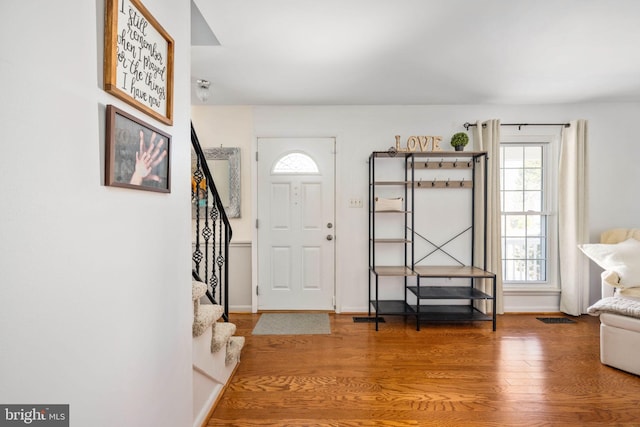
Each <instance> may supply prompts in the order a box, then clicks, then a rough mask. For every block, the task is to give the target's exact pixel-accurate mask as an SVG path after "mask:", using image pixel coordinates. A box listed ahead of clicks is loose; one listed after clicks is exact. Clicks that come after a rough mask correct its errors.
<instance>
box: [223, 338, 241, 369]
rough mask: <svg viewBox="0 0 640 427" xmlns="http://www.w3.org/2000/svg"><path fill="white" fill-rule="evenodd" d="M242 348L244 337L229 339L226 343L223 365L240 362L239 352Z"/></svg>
mask: <svg viewBox="0 0 640 427" xmlns="http://www.w3.org/2000/svg"><path fill="white" fill-rule="evenodd" d="M242 347H244V337H231V338H229V342H228V343H227V355H226V357H225V359H224V363H225V365H227V366H229V365H231V364H233V363H236V362H240V352H241V351H242Z"/></svg>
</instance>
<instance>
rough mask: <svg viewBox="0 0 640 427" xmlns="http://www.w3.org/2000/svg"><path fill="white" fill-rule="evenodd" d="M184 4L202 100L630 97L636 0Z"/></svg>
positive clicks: (638, 48)
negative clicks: (205, 90)
mask: <svg viewBox="0 0 640 427" xmlns="http://www.w3.org/2000/svg"><path fill="white" fill-rule="evenodd" d="M193 1H194V2H195V4H196V5H197V9H199V11H200V13H201V14H202V16H203V17H204V19H202V20H198V19H192V26H193V32H194V33H198V32H204V33H207V32H209V33H211V31H212V32H213V34H211V36H212V37H213V39H211V37H209V38H206V37H205V38H204V39H202V40H205V41H203V42H199V41H197V39H196V37H195V36H192V38H193V41H192V44H193V46H192V48H191V49H192V51H191V61H192V64H191V77H192V83H193V84H192V86H193V87H195V81H196V80H197V79H206V80H209V81H210V82H211V94H210V98H209V100H208V104H213V105H429V104H549V103H582V102H611V101H640V22H639V21H640V1H638V0H615V1H612V0H561V1H550V0H547V1H541V0H517V1H515V0H269V1H265V0H193ZM207 24H208V26H209V28H206V27H207ZM207 40H208V41H207ZM218 41H219V44H218ZM192 99H193V102H192V103H193V104H194V105H197V104H200V103H201V102H200V101H199V100H198V99H197V97H195V96H192Z"/></svg>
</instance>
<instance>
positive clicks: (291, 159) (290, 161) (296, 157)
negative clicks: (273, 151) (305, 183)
mask: <svg viewBox="0 0 640 427" xmlns="http://www.w3.org/2000/svg"><path fill="white" fill-rule="evenodd" d="M271 172H272V173H274V174H317V173H320V169H318V164H317V163H316V162H315V161H314V160H313V159H312V158H311V157H309V156H307V155H306V154H303V153H289V154H286V155H285V156H283V157H281V158H280V159H279V160H278V161H277V162H276V164H275V166H274V167H273V170H272V171H271Z"/></svg>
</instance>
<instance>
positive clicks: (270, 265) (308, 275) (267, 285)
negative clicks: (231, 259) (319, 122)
mask: <svg viewBox="0 0 640 427" xmlns="http://www.w3.org/2000/svg"><path fill="white" fill-rule="evenodd" d="M334 152H335V139H334V138H258V187H257V189H258V210H257V212H258V309H260V310H333V309H334V302H333V297H334V287H335V285H334V283H335V274H334V266H335V259H334V258H335V243H334V242H335V240H334V231H335V224H334V202H335V201H334V168H335V166H334Z"/></svg>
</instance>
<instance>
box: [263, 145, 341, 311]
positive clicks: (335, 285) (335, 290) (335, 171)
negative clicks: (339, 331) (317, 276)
mask: <svg viewBox="0 0 640 427" xmlns="http://www.w3.org/2000/svg"><path fill="white" fill-rule="evenodd" d="M267 138H273V139H306V138H326V139H332V140H333V154H334V156H333V229H334V232H333V235H334V239H335V243H334V250H333V294H334V304H333V306H334V311H335V312H336V313H339V312H340V310H339V308H338V307H340V304H339V300H340V287H339V285H338V274H337V272H338V260H339V259H340V258H339V257H338V241H339V240H338V238H337V234H338V230H339V225H338V220H337V216H336V215H337V211H338V207H337V201H338V155H337V153H338V148H337V146H338V138H337V137H335V136H292V137H287V136H256V137H255V138H253V141H252V143H251V184H252V185H251V224H252V225H251V229H252V231H251V241H252V244H251V312H252V313H257V312H258V297H259V296H258V263H259V259H258V228H257V227H256V224H257V222H258V218H259V212H258V160H257V158H258V140H259V139H267Z"/></svg>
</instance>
